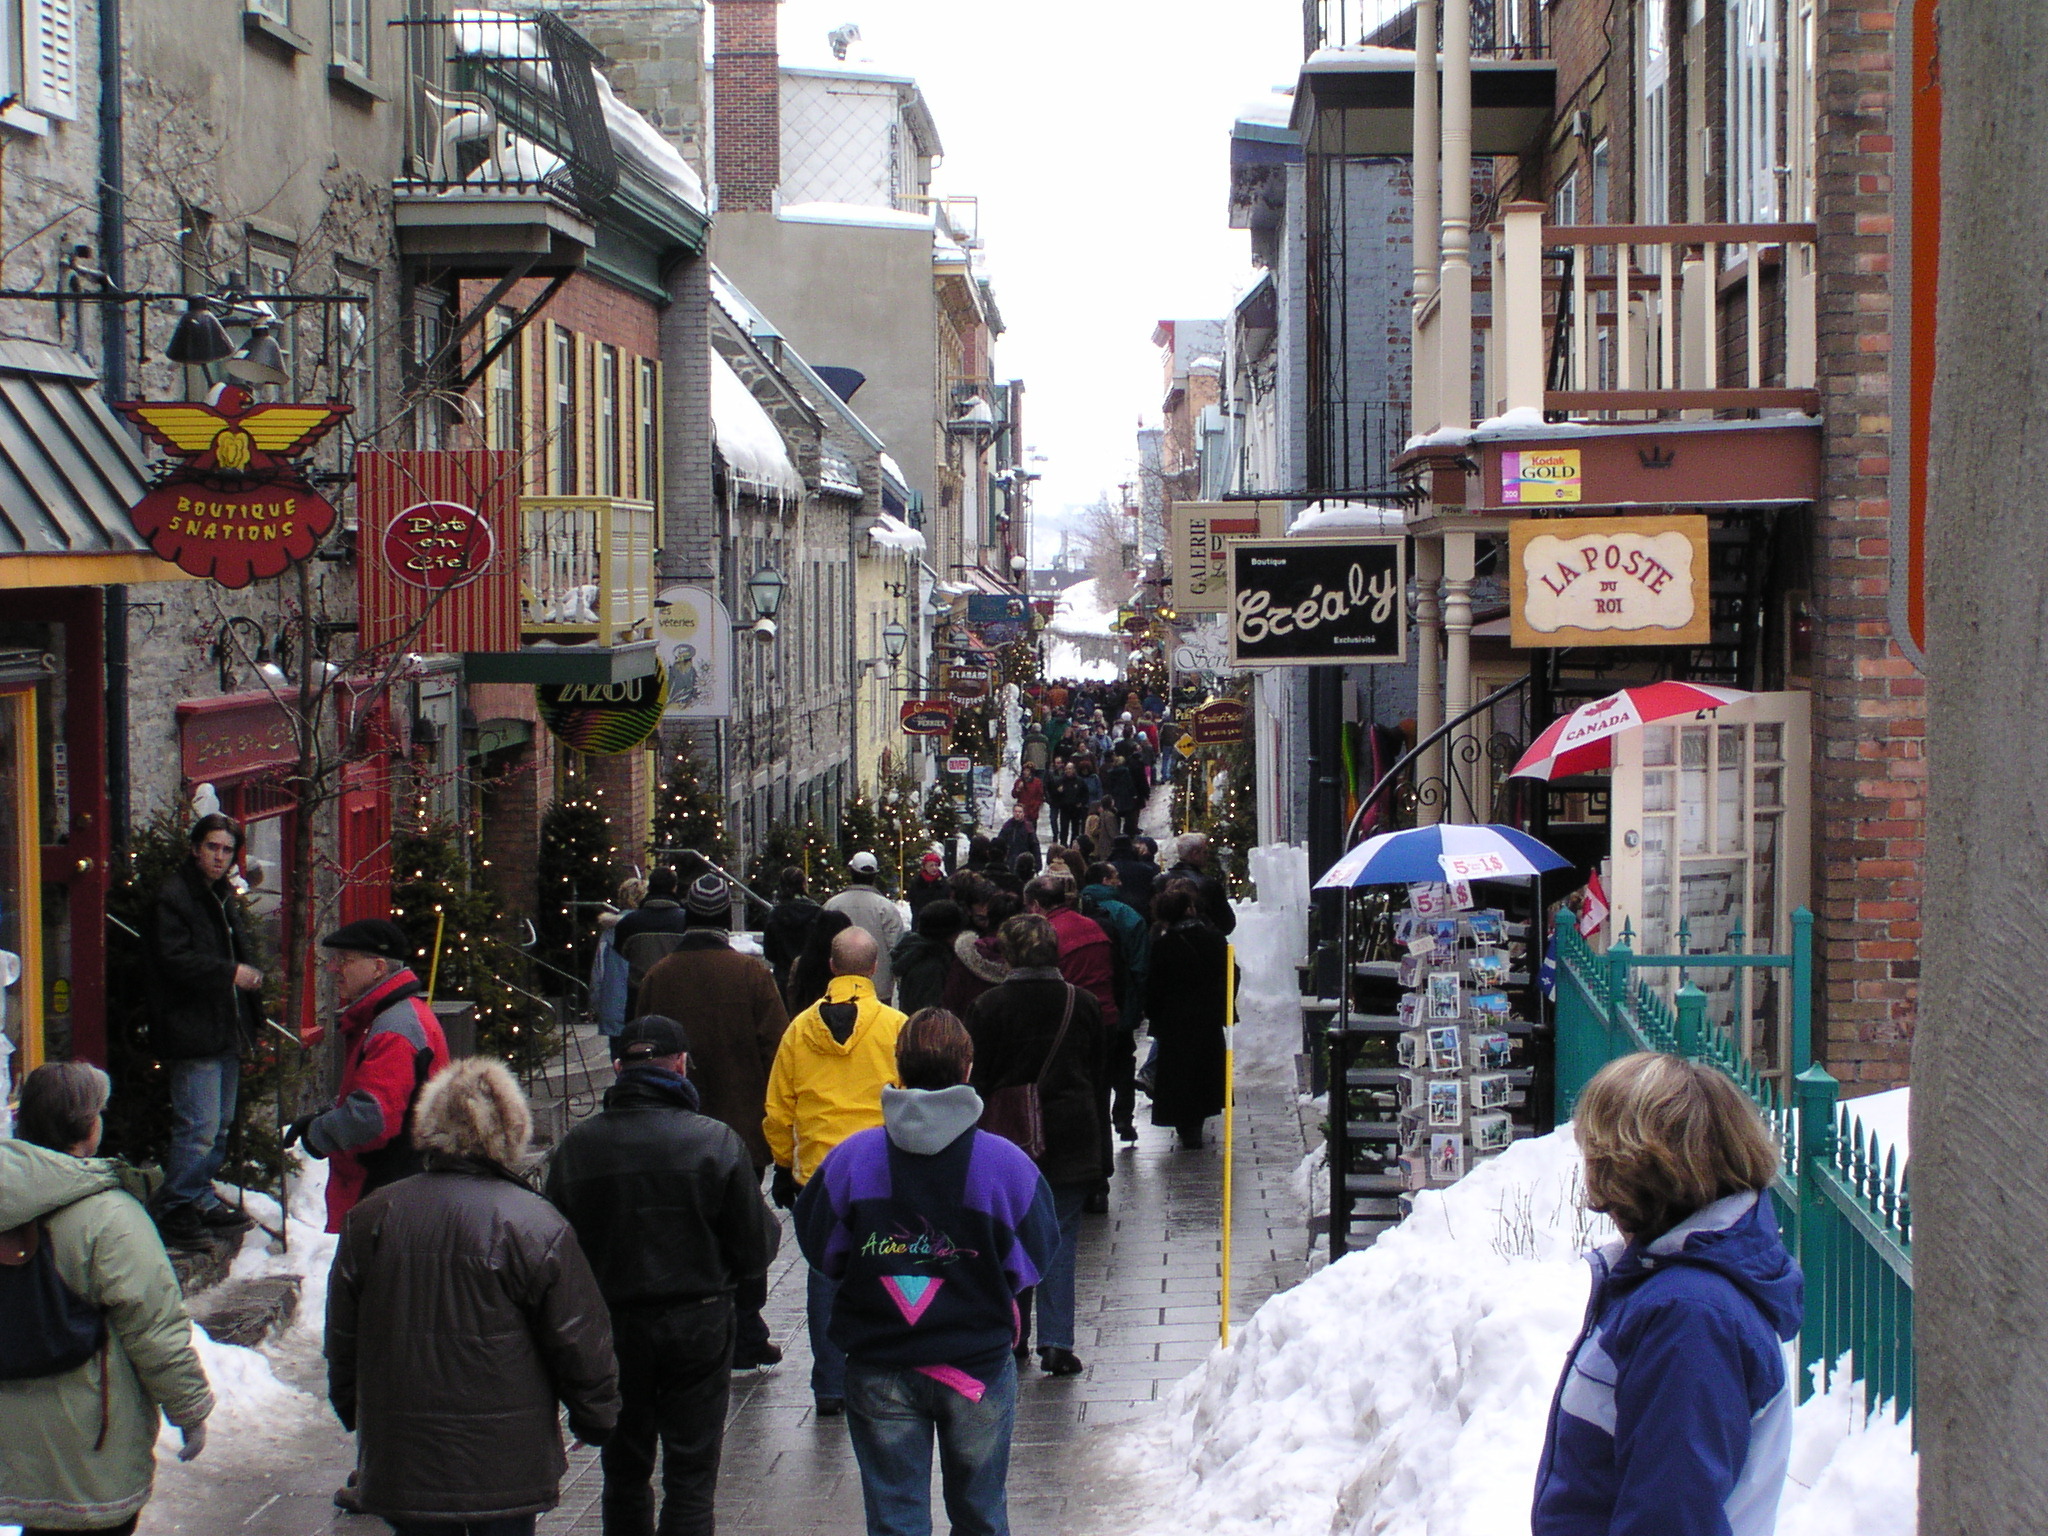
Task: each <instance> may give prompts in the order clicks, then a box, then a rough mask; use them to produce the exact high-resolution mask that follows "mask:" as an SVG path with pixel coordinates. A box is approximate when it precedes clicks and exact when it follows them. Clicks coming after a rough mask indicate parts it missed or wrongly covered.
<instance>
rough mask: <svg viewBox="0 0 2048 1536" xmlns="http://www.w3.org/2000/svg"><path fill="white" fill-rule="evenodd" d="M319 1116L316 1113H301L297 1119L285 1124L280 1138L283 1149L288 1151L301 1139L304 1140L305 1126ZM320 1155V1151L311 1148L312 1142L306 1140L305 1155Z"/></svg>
mask: <svg viewBox="0 0 2048 1536" xmlns="http://www.w3.org/2000/svg"><path fill="white" fill-rule="evenodd" d="M319 1118H320V1117H319V1116H318V1115H301V1116H299V1118H298V1119H296V1120H294V1121H293V1122H292V1123H291V1124H290V1125H288V1126H286V1127H285V1128H284V1135H283V1137H282V1138H281V1141H282V1145H283V1147H284V1150H285V1151H287V1152H289V1151H291V1149H292V1148H293V1147H295V1146H297V1145H298V1144H299V1143H300V1142H301V1141H305V1138H306V1127H307V1126H309V1125H311V1124H312V1123H313V1122H314V1121H315V1120H318V1119H319ZM320 1155H321V1154H320V1153H318V1152H316V1151H314V1150H313V1144H312V1143H311V1142H310V1141H308V1142H306V1156H308V1157H319V1156H320Z"/></svg>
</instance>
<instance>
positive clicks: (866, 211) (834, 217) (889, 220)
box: [775, 203, 932, 229]
mask: <svg viewBox="0 0 2048 1536" xmlns="http://www.w3.org/2000/svg"><path fill="white" fill-rule="evenodd" d="M775 216H776V217H777V218H778V219H780V220H782V222H783V223H785V224H845V225H853V226H858V227H860V228H864V229H930V228H931V227H932V216H931V215H930V214H928V213H917V212H914V211H912V210H910V209H905V208H880V207H875V206H872V205H870V204H868V203H784V204H783V205H782V207H781V208H780V209H778V210H777V211H776V215H775Z"/></svg>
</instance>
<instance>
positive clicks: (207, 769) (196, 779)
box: [178, 692, 299, 784]
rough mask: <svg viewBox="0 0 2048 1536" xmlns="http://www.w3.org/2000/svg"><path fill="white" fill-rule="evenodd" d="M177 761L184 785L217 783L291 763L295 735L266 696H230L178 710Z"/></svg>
mask: <svg viewBox="0 0 2048 1536" xmlns="http://www.w3.org/2000/svg"><path fill="white" fill-rule="evenodd" d="M178 757H179V768H180V770H181V771H182V772H183V773H184V775H185V781H186V782H187V783H188V784H206V783H218V782H220V781H222V780H225V779H233V778H239V777H241V776H243V775H244V774H250V773H257V772H260V771H262V770H263V769H266V768H280V767H286V766H289V765H290V764H293V763H296V762H297V761H298V760H299V737H298V732H296V731H295V730H293V729H292V717H291V714H290V713H289V712H288V711H287V710H286V709H285V707H284V705H283V703H282V702H280V701H279V700H278V699H277V698H275V697H273V696H272V695H271V694H269V693H267V692H265V693H244V694H232V695H230V696H228V697H227V698H222V699H203V700H198V701H195V702H193V703H189V704H180V705H179V706H178Z"/></svg>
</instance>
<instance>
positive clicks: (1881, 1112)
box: [1842, 1088, 1913, 1166]
mask: <svg viewBox="0 0 2048 1536" xmlns="http://www.w3.org/2000/svg"><path fill="white" fill-rule="evenodd" d="M1842 1107H1843V1108H1844V1109H1846V1110H1847V1111H1848V1112H1849V1116H1850V1118H1851V1119H1852V1120H1855V1121H1859V1122H1861V1124H1862V1126H1863V1130H1864V1134H1865V1135H1866V1136H1869V1135H1871V1134H1875V1135H1876V1137H1877V1141H1878V1145H1879V1146H1881V1147H1883V1148H1884V1149H1885V1151H1887V1152H1893V1151H1895V1152H1897V1153H1898V1154H1899V1163H1900V1165H1901V1166H1903V1165H1904V1164H1905V1161H1906V1158H1907V1156H1908V1155H1909V1154H1910V1153H1911V1152H1912V1150H1913V1135H1912V1128H1911V1126H1910V1125H1909V1124H1908V1122H1909V1120H1910V1119H1911V1116H1912V1110H1913V1090H1912V1089H1910V1088H1894V1089H1892V1090H1891V1091H1890V1092H1889V1093H1872V1094H1866V1095H1865V1096H1864V1097H1862V1098H1860V1099H1844V1100H1843V1101H1842Z"/></svg>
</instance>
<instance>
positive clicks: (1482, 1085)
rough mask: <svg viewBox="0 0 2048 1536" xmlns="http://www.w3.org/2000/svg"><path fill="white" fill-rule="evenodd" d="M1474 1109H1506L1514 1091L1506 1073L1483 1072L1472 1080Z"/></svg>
mask: <svg viewBox="0 0 2048 1536" xmlns="http://www.w3.org/2000/svg"><path fill="white" fill-rule="evenodd" d="M1469 1086H1470V1087H1471V1090H1472V1107H1473V1108H1474V1109H1505V1108H1506V1107H1507V1102H1508V1095H1509V1094H1510V1093H1511V1092H1512V1091H1513V1090H1512V1088H1511V1086H1510V1084H1509V1081H1508V1075H1507V1073H1505V1072H1482V1073H1480V1074H1479V1075H1478V1076H1476V1077H1474V1078H1472V1079H1471V1080H1470V1084H1469Z"/></svg>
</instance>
